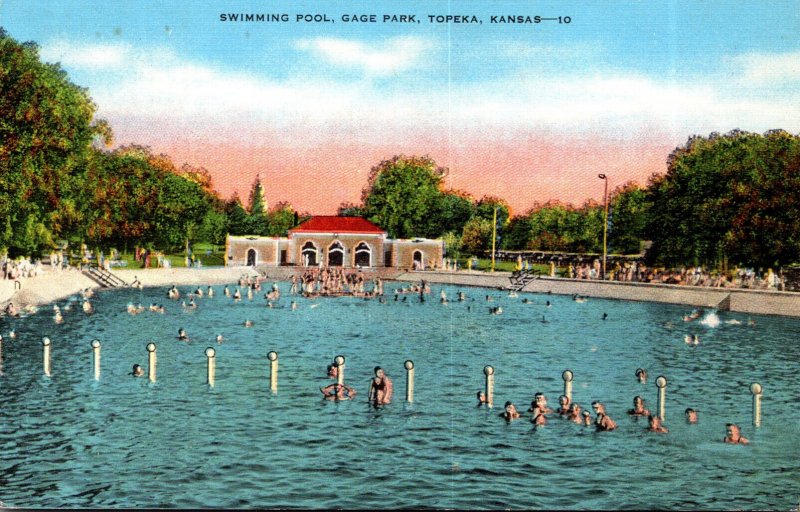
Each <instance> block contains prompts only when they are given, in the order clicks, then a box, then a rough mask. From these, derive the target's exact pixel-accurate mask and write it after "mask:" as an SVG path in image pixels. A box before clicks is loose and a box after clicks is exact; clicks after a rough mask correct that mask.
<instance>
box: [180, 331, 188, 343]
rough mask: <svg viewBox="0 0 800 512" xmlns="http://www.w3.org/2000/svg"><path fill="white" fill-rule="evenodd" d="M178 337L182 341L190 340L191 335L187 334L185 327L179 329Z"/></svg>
mask: <svg viewBox="0 0 800 512" xmlns="http://www.w3.org/2000/svg"><path fill="white" fill-rule="evenodd" d="M178 339H179V340H181V341H189V336H187V335H186V330H185V329H183V328H180V329H178Z"/></svg>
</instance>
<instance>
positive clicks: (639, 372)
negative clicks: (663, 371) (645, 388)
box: [635, 368, 647, 384]
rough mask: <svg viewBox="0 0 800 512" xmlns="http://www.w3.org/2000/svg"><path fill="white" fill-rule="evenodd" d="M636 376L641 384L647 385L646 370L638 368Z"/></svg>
mask: <svg viewBox="0 0 800 512" xmlns="http://www.w3.org/2000/svg"><path fill="white" fill-rule="evenodd" d="M635 375H636V379H637V380H638V381H639V382H640V383H642V384H645V383H646V382H647V371H646V370H645V369H644V368H637V369H636V374H635Z"/></svg>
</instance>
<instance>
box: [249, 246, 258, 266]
mask: <svg viewBox="0 0 800 512" xmlns="http://www.w3.org/2000/svg"><path fill="white" fill-rule="evenodd" d="M247 266H248V267H255V266H256V250H255V249H247Z"/></svg>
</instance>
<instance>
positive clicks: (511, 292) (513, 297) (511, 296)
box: [508, 290, 519, 299]
mask: <svg viewBox="0 0 800 512" xmlns="http://www.w3.org/2000/svg"><path fill="white" fill-rule="evenodd" d="M508 297H509V298H511V299H516V298H517V297H519V295H517V292H516V291H514V290H511V291H510V292H508Z"/></svg>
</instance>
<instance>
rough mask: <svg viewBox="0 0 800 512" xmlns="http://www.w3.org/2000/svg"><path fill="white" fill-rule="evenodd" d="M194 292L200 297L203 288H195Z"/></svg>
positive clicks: (201, 296)
mask: <svg viewBox="0 0 800 512" xmlns="http://www.w3.org/2000/svg"><path fill="white" fill-rule="evenodd" d="M194 294H195V295H197V296H198V297H200V298H203V289H202V288H197V289H196V290H195V291H194Z"/></svg>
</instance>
